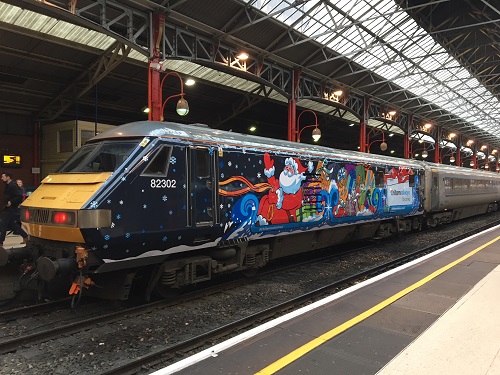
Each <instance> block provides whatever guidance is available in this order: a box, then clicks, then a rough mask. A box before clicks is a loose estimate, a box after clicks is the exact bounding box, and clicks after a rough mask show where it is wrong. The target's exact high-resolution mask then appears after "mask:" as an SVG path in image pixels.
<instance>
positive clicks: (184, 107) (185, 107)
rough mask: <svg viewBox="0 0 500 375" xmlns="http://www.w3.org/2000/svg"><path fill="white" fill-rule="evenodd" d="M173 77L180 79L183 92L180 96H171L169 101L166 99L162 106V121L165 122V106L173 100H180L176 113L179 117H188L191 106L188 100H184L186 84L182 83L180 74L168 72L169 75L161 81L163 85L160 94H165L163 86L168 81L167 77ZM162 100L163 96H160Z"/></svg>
mask: <svg viewBox="0 0 500 375" xmlns="http://www.w3.org/2000/svg"><path fill="white" fill-rule="evenodd" d="M172 75H173V76H176V77H177V78H179V82H180V84H181V92H180V93H178V94H175V95H170V96H169V97H168V98H167V99H165V101H164V102H163V104H162V106H161V114H160V121H164V116H163V113H164V111H165V104H167V102H168V101H169V100H170V99H173V98H180V99H179V100H178V101H177V106H176V112H177V114H178V115H179V116H186V115H187V114H188V113H189V104H188V102H187V100H186V99H184V82H183V81H182V78H181V76H180V75H179V73H177V72H168V73H167V74H165V76H164V77H163V79H162V80H161V83H160V93H163V84H164V83H165V80H166V79H167V77H169V76H172ZM160 98H161V94H160Z"/></svg>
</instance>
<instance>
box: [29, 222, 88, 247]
mask: <svg viewBox="0 0 500 375" xmlns="http://www.w3.org/2000/svg"><path fill="white" fill-rule="evenodd" d="M23 228H24V229H25V230H26V232H28V234H29V235H30V236H33V237H38V238H43V239H46V240H55V241H65V242H75V243H85V241H84V239H83V236H82V232H81V231H80V229H78V228H67V227H56V226H52V225H43V224H32V223H23Z"/></svg>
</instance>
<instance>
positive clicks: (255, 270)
mask: <svg viewBox="0 0 500 375" xmlns="http://www.w3.org/2000/svg"><path fill="white" fill-rule="evenodd" d="M258 273H259V269H258V268H247V269H246V270H243V271H241V274H242V275H243V276H245V277H248V278H251V277H255V276H257V274H258Z"/></svg>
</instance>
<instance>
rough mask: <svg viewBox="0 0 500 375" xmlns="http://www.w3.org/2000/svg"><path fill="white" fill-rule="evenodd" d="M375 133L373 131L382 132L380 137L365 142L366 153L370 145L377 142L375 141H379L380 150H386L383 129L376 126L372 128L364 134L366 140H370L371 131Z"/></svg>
mask: <svg viewBox="0 0 500 375" xmlns="http://www.w3.org/2000/svg"><path fill="white" fill-rule="evenodd" d="M372 132H373V133H375V132H381V133H382V139H375V140H374V141H372V142H370V143H367V144H366V152H367V153H370V147H371V146H372V144H374V143H377V142H380V150H381V151H385V150H387V143H386V142H385V133H384V131H383V130H381V129H378V128H372V129H371V130H370V131H369V132H368V134H367V135H366V139H367V141H368V142H369V141H370V134H371V133H372Z"/></svg>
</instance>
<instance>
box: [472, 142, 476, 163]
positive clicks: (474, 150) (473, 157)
mask: <svg viewBox="0 0 500 375" xmlns="http://www.w3.org/2000/svg"><path fill="white" fill-rule="evenodd" d="M472 151H473V152H474V153H473V154H472V161H473V162H474V166H473V167H472V168H474V169H477V145H476V143H475V142H474V149H473V150H472Z"/></svg>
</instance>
